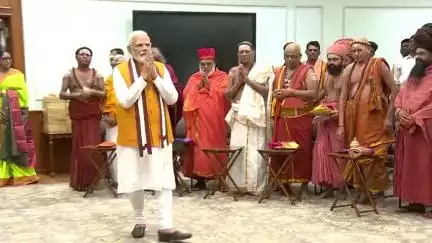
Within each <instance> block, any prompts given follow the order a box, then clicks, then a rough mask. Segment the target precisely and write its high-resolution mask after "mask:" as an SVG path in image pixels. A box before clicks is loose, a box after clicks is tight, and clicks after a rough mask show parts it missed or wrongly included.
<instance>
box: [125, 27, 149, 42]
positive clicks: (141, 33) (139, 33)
mask: <svg viewBox="0 0 432 243" xmlns="http://www.w3.org/2000/svg"><path fill="white" fill-rule="evenodd" d="M138 36H149V35H148V34H147V32H145V31H144V30H135V31H133V32H132V33H131V34H130V35H129V37H128V45H131V44H132V42H133V41H134V39H135V38H136V37H138Z"/></svg>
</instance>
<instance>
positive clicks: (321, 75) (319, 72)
mask: <svg viewBox="0 0 432 243" xmlns="http://www.w3.org/2000/svg"><path fill="white" fill-rule="evenodd" d="M306 64H307V63H306ZM310 66H311V67H312V68H313V70H314V72H315V76H316V77H317V80H318V83H319V90H320V91H321V90H323V89H324V85H325V84H324V83H325V79H326V73H327V63H326V62H325V61H323V60H321V59H318V60H317V61H316V62H315V64H314V65H313V66H312V65H310Z"/></svg>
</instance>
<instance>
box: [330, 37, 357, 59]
mask: <svg viewBox="0 0 432 243" xmlns="http://www.w3.org/2000/svg"><path fill="white" fill-rule="evenodd" d="M352 41H353V40H352V39H349V38H344V39H339V40H337V41H335V42H334V43H333V44H332V45H331V46H330V47H329V48H328V50H327V54H336V55H338V56H341V57H345V56H351V55H352V49H351V43H352Z"/></svg>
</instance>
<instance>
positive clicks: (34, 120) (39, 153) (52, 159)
mask: <svg viewBox="0 0 432 243" xmlns="http://www.w3.org/2000/svg"><path fill="white" fill-rule="evenodd" d="M43 120H44V119H43V112H42V111H37V110H34V111H30V112H29V121H30V122H31V126H32V135H33V141H34V143H35V149H36V159H37V167H36V170H37V172H38V173H40V174H50V175H54V174H63V173H68V172H69V169H70V154H71V149H72V139H71V136H70V134H51V135H47V134H44V133H43Z"/></svg>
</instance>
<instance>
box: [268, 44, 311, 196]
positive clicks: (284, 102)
mask: <svg viewBox="0 0 432 243" xmlns="http://www.w3.org/2000/svg"><path fill="white" fill-rule="evenodd" d="M283 50H284V59H285V64H284V65H283V66H281V67H278V68H276V69H275V78H274V81H273V94H272V97H271V99H270V100H271V102H272V107H271V116H272V117H273V119H274V122H275V127H274V132H273V141H274V142H289V141H293V142H296V143H298V144H299V145H300V147H299V149H298V151H297V154H296V157H295V161H294V162H293V163H292V164H291V165H290V166H288V168H287V169H286V170H285V171H284V172H283V179H284V182H285V183H302V190H301V191H302V192H307V186H308V183H309V181H310V179H311V175H312V119H313V116H312V114H311V113H310V111H311V110H312V109H313V108H314V101H315V100H316V99H317V95H318V80H317V78H316V75H315V73H314V70H313V69H312V67H311V66H310V65H307V64H303V63H301V61H300V60H301V52H300V46H299V45H298V44H297V43H293V42H289V43H287V44H285V45H284V46H283ZM274 159H281V158H274Z"/></svg>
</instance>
